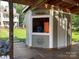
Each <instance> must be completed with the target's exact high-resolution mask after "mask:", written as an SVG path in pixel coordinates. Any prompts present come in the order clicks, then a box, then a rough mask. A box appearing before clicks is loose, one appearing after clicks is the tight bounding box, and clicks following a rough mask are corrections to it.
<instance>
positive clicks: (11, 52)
mask: <svg viewBox="0 0 79 59" xmlns="http://www.w3.org/2000/svg"><path fill="white" fill-rule="evenodd" d="M9 45H10V48H9V50H10V53H9V55H10V59H14V58H13V3H12V0H9Z"/></svg>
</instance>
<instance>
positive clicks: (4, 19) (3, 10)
mask: <svg viewBox="0 0 79 59" xmlns="http://www.w3.org/2000/svg"><path fill="white" fill-rule="evenodd" d="M2 3H3V2H1V6H0V26H1V27H9V6H8V3H7V2H4V3H7V5H6V6H4V5H3V4H2ZM13 11H14V19H13V21H14V27H19V14H18V13H17V12H16V9H15V8H13Z"/></svg>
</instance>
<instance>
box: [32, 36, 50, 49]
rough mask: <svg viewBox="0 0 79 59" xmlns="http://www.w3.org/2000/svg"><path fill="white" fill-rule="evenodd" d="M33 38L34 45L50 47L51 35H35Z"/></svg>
mask: <svg viewBox="0 0 79 59" xmlns="http://www.w3.org/2000/svg"><path fill="white" fill-rule="evenodd" d="M32 40H33V41H32V46H33V47H40V48H49V36H45V35H33V36H32Z"/></svg>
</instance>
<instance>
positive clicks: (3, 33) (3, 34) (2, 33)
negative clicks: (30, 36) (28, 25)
mask: <svg viewBox="0 0 79 59" xmlns="http://www.w3.org/2000/svg"><path fill="white" fill-rule="evenodd" d="M8 38H9V30H8V29H0V39H2V40H7V39H8ZM25 38H26V29H22V28H16V29H14V39H16V40H20V41H24V40H25Z"/></svg>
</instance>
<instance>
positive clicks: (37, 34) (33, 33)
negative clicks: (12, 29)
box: [32, 33, 49, 35]
mask: <svg viewBox="0 0 79 59" xmlns="http://www.w3.org/2000/svg"><path fill="white" fill-rule="evenodd" d="M32 35H49V33H32Z"/></svg>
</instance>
